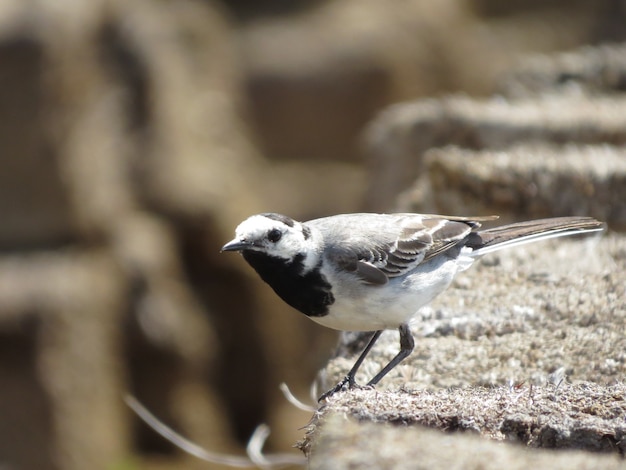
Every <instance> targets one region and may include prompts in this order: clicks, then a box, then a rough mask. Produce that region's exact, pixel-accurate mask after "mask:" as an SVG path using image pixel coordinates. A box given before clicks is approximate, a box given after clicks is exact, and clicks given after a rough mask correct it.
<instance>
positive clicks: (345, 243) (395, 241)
mask: <svg viewBox="0 0 626 470" xmlns="http://www.w3.org/2000/svg"><path fill="white" fill-rule="evenodd" d="M362 216H364V218H362V219H359V220H358V221H357V220H356V219H353V216H336V217H331V218H327V219H318V220H319V221H324V223H330V221H329V219H335V218H339V217H344V219H343V220H341V219H340V220H335V221H333V222H332V228H333V230H334V232H335V235H334V237H335V238H334V239H332V240H329V241H330V243H329V244H328V245H327V247H326V253H327V256H328V259H329V260H330V261H331V262H333V263H334V264H335V266H336V267H337V268H339V269H340V270H343V271H346V272H351V273H354V274H356V275H357V276H358V277H359V278H361V280H362V281H363V282H365V283H368V284H373V285H383V284H385V283H387V281H388V280H389V279H391V278H394V277H397V276H401V275H403V274H404V273H406V272H409V271H411V270H413V269H415V268H416V267H417V266H419V265H420V264H421V263H424V262H425V261H428V260H430V259H432V258H433V257H435V256H437V255H439V254H441V253H444V252H446V251H447V250H449V249H451V248H452V247H454V246H456V245H458V244H459V243H460V242H462V241H463V240H465V239H466V237H468V235H469V234H470V233H471V232H472V231H473V230H476V229H477V228H478V227H480V221H482V220H492V219H493V217H473V218H465V217H445V216H436V215H419V214H391V215H375V214H362ZM366 216H370V219H367V217H366ZM365 220H367V221H368V222H371V223H368V224H367V225H363V226H362V227H359V225H358V223H361V224H363V221H365ZM340 221H341V222H342V223H341V224H339V227H338V222H340ZM316 222H317V221H316ZM357 222H358V223H357ZM344 223H345V226H344V225H343V224H344ZM326 227H327V229H328V228H330V227H331V225H327V226H326Z"/></svg>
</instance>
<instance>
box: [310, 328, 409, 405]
mask: <svg viewBox="0 0 626 470" xmlns="http://www.w3.org/2000/svg"><path fill="white" fill-rule="evenodd" d="M382 332H383V331H382V330H379V331H375V332H374V334H373V335H372V337H371V338H370V340H369V343H367V346H365V349H363V352H362V353H361V355H360V356H359V358H358V359H357V360H356V362H355V363H354V365H353V366H352V369H350V371H349V372H348V374H347V375H346V376H345V377H344V378H343V379H342V380H341V382H339V383H338V384H337V385H336V386H335V387H333V388H331V389H330V390H329V391H327V392H326V393H324V394H323V395H322V396H321V397H319V399H318V400H317V401H318V402H319V401H322V400H324V399H325V398H328V397H329V396H331V395H333V394H335V393H337V392H338V391H340V390H343V388H344V387H345V386H346V385H347V386H348V388H353V387H354V386H355V385H356V383H355V381H354V376H355V375H356V372H357V371H358V370H359V367H361V364H362V363H363V360H364V359H365V357H366V356H367V355H368V354H369V352H370V350H371V349H372V347H373V346H374V343H376V341H377V340H378V338H379V337H380V335H381V333H382ZM401 360H402V359H401ZM398 362H399V361H398Z"/></svg>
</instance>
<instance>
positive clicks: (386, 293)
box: [310, 257, 467, 331]
mask: <svg viewBox="0 0 626 470" xmlns="http://www.w3.org/2000/svg"><path fill="white" fill-rule="evenodd" d="M459 267H460V266H459V263H457V261H456V260H450V259H445V258H444V257H436V258H435V259H433V260H432V261H430V262H427V263H425V264H423V265H420V266H418V268H417V269H415V270H413V271H412V272H411V273H409V274H408V275H406V276H401V277H396V278H392V279H390V280H389V282H388V283H387V284H385V285H383V286H377V285H372V284H365V283H363V282H362V281H360V280H358V279H356V278H355V277H354V275H352V274H343V275H337V274H335V275H333V274H332V273H330V272H324V275H325V276H326V277H327V279H328V280H329V282H330V283H331V285H332V286H333V295H334V297H335V302H334V303H333V304H332V305H331V306H330V309H329V313H328V315H325V316H323V317H310V318H311V319H312V320H313V321H315V322H317V323H319V324H320V325H324V326H326V327H328V328H334V329H336V330H346V331H373V330H388V329H396V328H398V327H399V326H400V325H401V324H402V323H407V322H409V320H410V319H411V318H412V317H414V316H415V315H416V314H417V313H418V311H419V309H420V308H422V307H424V306H425V305H427V304H428V303H429V302H430V301H431V300H433V299H434V298H435V297H436V296H437V295H439V294H440V293H441V292H443V291H444V290H445V289H446V288H447V287H448V286H449V285H450V283H451V282H452V279H453V278H454V276H455V275H456V273H457V272H458V271H459V270H460V269H459ZM466 267H467V266H466V265H464V266H462V268H461V269H465V268H466Z"/></svg>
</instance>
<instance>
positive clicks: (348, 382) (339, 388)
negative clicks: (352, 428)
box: [317, 375, 359, 403]
mask: <svg viewBox="0 0 626 470" xmlns="http://www.w3.org/2000/svg"><path fill="white" fill-rule="evenodd" d="M353 388H359V385H357V383H356V382H355V381H354V377H350V376H348V375H346V376H345V377H344V378H343V379H342V380H341V382H339V383H338V384H337V385H335V386H334V387H333V388H331V389H330V390H328V391H327V392H325V393H323V394H322V396H321V397H319V398H318V400H317V402H318V403H319V402H321V401H323V400H325V399H327V398H328V397H330V396H332V395H334V394H335V393H337V392H343V391H345V390H352V389H353Z"/></svg>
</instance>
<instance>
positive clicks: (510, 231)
mask: <svg viewBox="0 0 626 470" xmlns="http://www.w3.org/2000/svg"><path fill="white" fill-rule="evenodd" d="M496 218H497V216H492V217H447V216H441V215H422V214H344V215H336V216H332V217H325V218H321V219H315V220H311V221H309V222H304V223H302V222H297V221H295V220H293V219H291V218H289V217H287V216H284V215H280V214H274V213H266V214H258V215H253V216H252V217H250V218H248V219H246V220H245V221H244V222H242V223H241V224H240V225H239V226H238V227H237V229H236V237H235V239H234V240H232V241H230V242H228V243H227V244H226V245H224V246H223V248H222V251H240V252H241V253H242V254H243V257H244V259H245V260H246V261H247V262H248V263H249V264H250V265H251V266H252V267H253V268H254V269H255V270H256V272H257V273H258V274H259V276H261V278H262V279H263V280H264V281H265V282H266V283H268V284H269V285H270V286H271V287H272V289H274V291H275V292H276V293H277V294H278V295H279V296H280V298H282V299H283V300H284V301H285V302H287V303H288V304H289V305H291V306H292V307H293V308H295V309H297V310H299V311H300V312H302V313H304V314H305V315H307V316H308V317H309V318H311V320H313V321H315V322H317V323H319V324H321V325H324V326H327V327H329V328H334V329H337V330H348V331H373V334H372V337H371V339H370V341H369V343H368V344H367V346H366V347H365V349H364V350H363V352H362V353H361V355H360V356H359V358H358V359H357V361H356V363H355V364H354V366H353V367H352V369H351V370H350V371H349V372H348V375H347V376H346V377H345V378H344V379H343V380H342V381H341V382H339V384H337V386H336V387H334V388H332V389H331V390H329V391H328V392H326V393H325V394H323V395H322V396H321V397H320V400H322V399H324V398H326V397H327V396H329V395H331V394H333V393H335V392H337V391H339V390H342V389H343V388H345V387H346V386H347V387H349V388H352V387H354V386H355V385H356V384H355V380H354V376H355V374H356V372H357V370H358V368H359V366H360V365H361V363H362V362H363V360H364V359H365V356H366V355H367V354H368V352H369V351H370V350H371V348H372V346H373V345H374V343H375V342H376V340H377V339H378V337H379V336H380V334H381V333H382V331H383V330H388V329H396V328H397V329H398V330H399V331H400V352H399V353H398V354H397V355H396V356H395V357H394V358H393V359H392V360H391V361H390V362H389V363H388V364H387V365H386V366H385V367H383V368H382V369H381V371H380V372H379V373H378V374H376V375H375V376H374V377H373V378H372V379H371V380H370V381H369V382H368V384H367V385H368V386H373V385H375V384H377V383H378V382H379V381H380V380H381V379H382V378H383V377H384V376H385V375H386V374H387V373H388V372H389V371H390V370H391V369H393V368H394V367H395V366H396V365H398V364H399V363H400V362H401V361H402V360H403V359H405V358H406V357H407V356H408V355H409V354H411V351H412V350H413V346H414V340H413V335H412V334H411V330H410V328H409V322H410V320H411V319H412V318H413V317H414V316H416V314H417V312H418V311H419V309H420V308H422V307H423V306H425V305H427V304H428V303H429V302H430V301H432V300H433V299H434V298H435V297H436V296H437V295H439V294H440V293H441V292H443V291H444V290H445V289H446V288H447V287H448V286H449V285H450V283H451V282H452V279H453V278H454V276H455V275H456V274H457V273H458V272H460V271H463V270H465V269H467V268H468V267H469V266H470V265H471V264H472V262H473V261H474V259H475V258H478V257H480V256H483V255H485V254H486V253H491V252H493V251H496V250H500V249H502V248H508V247H514V246H519V245H521V244H523V243H528V242H534V241H538V240H545V239H548V238H554V237H562V236H567V235H574V234H580V233H588V232H597V231H601V230H603V229H604V224H603V223H601V222H598V221H597V220H595V219H592V218H590V217H560V218H552V219H542V220H533V221H529V222H521V223H514V224H510V225H504V226H500V227H495V228H490V229H486V230H480V222H483V221H487V220H494V219H496Z"/></svg>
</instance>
